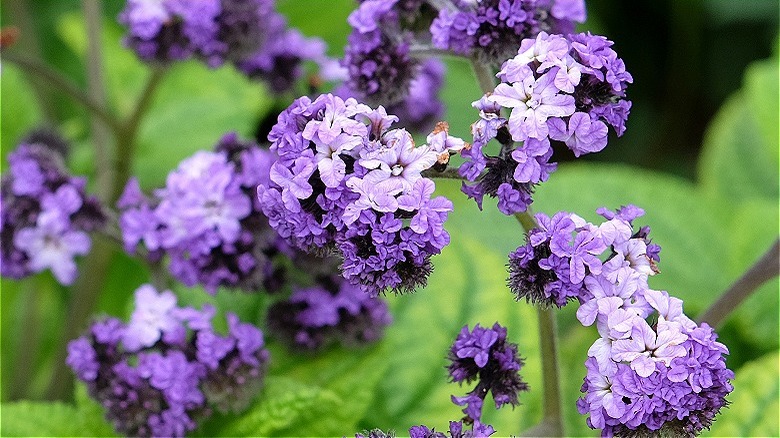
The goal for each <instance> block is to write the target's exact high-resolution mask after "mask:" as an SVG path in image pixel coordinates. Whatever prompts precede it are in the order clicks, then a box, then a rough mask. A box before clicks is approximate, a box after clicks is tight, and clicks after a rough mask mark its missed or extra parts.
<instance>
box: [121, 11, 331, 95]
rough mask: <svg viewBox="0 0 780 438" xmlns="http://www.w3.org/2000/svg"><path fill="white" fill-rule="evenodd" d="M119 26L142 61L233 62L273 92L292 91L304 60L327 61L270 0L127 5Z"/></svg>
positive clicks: (319, 45)
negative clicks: (188, 60) (192, 58)
mask: <svg viewBox="0 0 780 438" xmlns="http://www.w3.org/2000/svg"><path fill="white" fill-rule="evenodd" d="M119 21H120V22H121V23H122V24H124V25H125V26H127V28H128V34H127V36H126V37H125V44H126V45H127V46H128V47H130V48H131V49H133V50H134V51H135V52H136V54H137V55H138V57H139V58H141V59H142V60H144V61H153V62H161V63H167V62H171V61H180V60H185V59H189V58H191V57H197V58H199V59H201V60H203V61H204V62H205V63H206V64H207V65H208V66H209V67H212V68H214V67H219V66H221V65H223V64H225V63H226V62H232V63H235V64H236V66H237V67H238V68H239V70H241V71H242V72H244V73H245V74H247V75H248V76H250V77H252V78H260V79H263V80H266V81H267V82H268V83H269V84H270V86H271V88H272V89H273V90H274V91H276V92H282V91H286V90H288V89H290V88H291V87H292V85H293V84H294V83H295V80H296V79H297V78H299V77H300V76H301V74H302V71H301V69H302V67H301V63H302V61H305V60H312V61H316V62H318V63H325V62H327V60H328V59H327V57H326V56H325V44H324V43H323V42H322V40H320V39H317V38H305V37H304V36H303V35H301V33H300V32H299V31H298V30H296V29H291V28H288V27H287V23H286V20H285V19H284V17H282V16H281V15H280V14H279V13H278V12H277V11H276V10H275V9H274V0H198V1H191V0H128V1H127V4H126V6H125V9H124V10H123V11H122V12H121V13H120V15H119Z"/></svg>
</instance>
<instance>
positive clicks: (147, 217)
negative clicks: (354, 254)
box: [118, 134, 292, 293]
mask: <svg viewBox="0 0 780 438" xmlns="http://www.w3.org/2000/svg"><path fill="white" fill-rule="evenodd" d="M274 159H275V157H274V155H273V154H272V153H271V152H269V151H268V150H265V149H261V148H260V147H259V146H257V145H256V144H254V143H245V142H242V141H240V140H239V139H238V138H237V136H236V135H235V134H226V135H225V136H223V137H222V139H220V141H219V143H218V144H217V146H216V151H215V152H207V151H200V152H197V153H195V154H194V155H193V156H191V157H189V158H187V159H185V160H184V161H182V162H181V163H180V164H179V167H178V168H177V169H176V170H174V171H173V172H171V173H170V174H169V175H168V178H167V180H166V185H165V187H164V188H162V189H158V190H156V191H155V193H154V199H149V198H147V197H145V196H144V195H143V193H141V191H140V188H139V186H138V182H137V181H136V180H134V179H133V180H131V181H130V182H128V185H127V187H126V188H125V192H124V193H123V195H122V197H121V198H120V199H119V202H118V206H119V208H120V209H121V210H122V214H121V216H120V219H119V225H120V228H121V230H122V238H123V240H124V243H125V248H126V250H127V251H128V252H133V251H134V250H135V248H136V246H137V245H138V244H139V243H140V244H142V245H143V246H144V247H145V248H146V249H147V250H148V251H149V254H150V256H151V257H154V258H159V257H161V256H162V255H168V256H170V266H169V268H170V272H171V274H173V275H174V276H175V277H176V278H177V279H178V280H179V281H181V282H182V283H184V284H186V285H188V286H192V285H195V284H201V285H203V286H204V287H205V288H206V290H208V291H209V292H212V293H214V292H216V290H217V288H218V287H219V286H226V287H237V288H240V289H243V290H245V291H248V292H251V291H257V290H260V289H262V288H265V289H266V290H268V291H271V292H273V291H275V290H277V289H278V287H279V286H280V283H281V278H280V276H283V275H284V272H283V271H282V270H281V268H280V267H278V266H277V265H276V264H275V263H274V257H275V256H276V255H277V254H282V255H290V253H291V252H292V250H291V249H290V248H289V247H288V246H287V245H286V244H285V243H284V241H283V240H281V239H280V238H279V236H278V235H277V234H276V232H275V231H274V230H272V229H271V228H270V227H269V226H268V223H267V220H266V219H265V217H264V216H263V215H262V213H261V212H260V208H261V206H260V205H259V202H258V200H257V197H256V196H255V188H256V187H257V185H259V184H265V183H267V182H268V175H269V172H270V170H269V169H270V167H271V163H273V161H274Z"/></svg>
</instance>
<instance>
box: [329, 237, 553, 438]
mask: <svg viewBox="0 0 780 438" xmlns="http://www.w3.org/2000/svg"><path fill="white" fill-rule="evenodd" d="M448 228H449V229H450V231H451V232H452V233H453V239H452V243H451V244H450V245H449V246H448V247H447V248H445V250H444V252H443V253H442V254H441V255H439V256H437V257H435V258H434V263H435V265H436V269H435V270H434V272H433V274H432V275H431V277H430V280H429V286H428V287H426V288H425V289H421V290H419V291H418V292H416V293H415V294H414V295H409V296H400V297H392V298H390V299H389V301H390V302H391V304H392V307H393V311H394V312H393V313H394V318H395V322H394V323H393V325H392V326H391V327H390V328H389V329H388V332H387V335H386V339H385V340H384V341H383V342H384V343H386V344H388V348H389V350H390V351H391V352H392V354H390V355H388V357H387V361H388V363H389V368H388V372H387V373H386V374H385V375H384V377H383V378H382V381H381V384H380V385H379V387H378V388H377V391H376V395H375V397H374V401H373V403H372V405H371V407H370V409H369V410H368V412H367V415H366V417H365V418H364V419H363V420H362V421H361V423H360V427H359V428H358V430H362V429H369V428H375V427H378V428H381V429H384V430H387V429H394V430H396V431H397V432H399V433H405V432H406V431H407V430H408V429H409V427H411V426H414V425H417V424H421V423H424V424H426V425H428V426H433V427H437V428H439V429H441V428H446V427H447V425H448V421H450V420H455V419H458V418H461V417H462V416H463V413H462V412H461V408H459V407H457V406H455V405H453V404H452V402H451V401H450V395H452V394H457V395H464V394H465V393H466V392H468V391H469V390H470V389H471V388H470V387H469V385H466V386H463V387H459V386H458V385H455V384H452V383H448V382H447V380H448V377H447V371H446V369H445V366H446V364H447V361H446V356H447V352H448V349H449V346H450V345H451V344H452V342H453V340H454V339H455V337H456V336H457V335H458V332H459V331H460V329H461V327H463V326H464V325H466V324H468V325H469V326H470V327H473V326H474V325H475V324H476V323H480V324H481V325H483V326H492V325H493V323H495V322H499V323H501V324H502V325H505V326H506V327H507V330H508V337H509V340H510V341H511V342H515V343H517V344H518V345H519V351H520V355H521V356H523V357H524V358H525V361H526V364H525V366H524V367H523V369H522V371H521V374H522V375H523V379H524V380H525V381H526V382H528V383H529V385H530V387H531V391H530V392H527V393H523V394H521V395H520V401H521V405H520V406H519V407H517V408H515V409H514V410H512V409H511V408H509V407H506V408H504V409H502V410H500V411H497V412H496V411H495V409H494V408H492V407H490V406H489V405H488V404H486V409H485V411H486V412H485V418H486V421H487V422H488V423H490V424H492V425H493V426H494V427H495V428H496V429H497V430H498V432H499V434H500V435H501V436H508V435H510V434H517V433H519V432H520V431H521V430H523V429H526V428H528V427H530V426H532V425H533V424H535V423H536V422H537V421H538V420H539V419H540V418H541V412H540V408H541V399H540V394H541V392H540V391H541V364H540V362H539V353H538V352H539V342H538V337H537V334H536V333H537V331H536V329H535V326H536V312H535V310H534V309H533V308H531V307H530V306H528V305H526V304H524V303H516V302H514V300H513V298H512V295H511V293H510V292H509V290H508V289H507V287H506V285H505V278H506V276H507V274H506V268H505V266H504V265H505V263H506V260H505V259H504V257H503V256H502V254H500V253H496V252H495V251H493V250H491V249H489V248H487V247H485V246H483V245H482V244H480V243H479V242H477V241H476V240H474V239H473V238H471V237H470V236H468V235H467V234H466V233H465V232H463V233H456V232H455V231H454V228H453V227H450V226H448ZM518 242H519V236H518ZM489 403H491V402H489ZM351 432H354V431H350V430H344V431H343V432H342V433H351Z"/></svg>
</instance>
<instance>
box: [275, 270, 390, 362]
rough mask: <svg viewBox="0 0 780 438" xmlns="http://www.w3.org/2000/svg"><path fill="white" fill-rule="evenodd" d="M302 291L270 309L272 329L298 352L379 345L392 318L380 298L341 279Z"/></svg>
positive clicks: (329, 280)
mask: <svg viewBox="0 0 780 438" xmlns="http://www.w3.org/2000/svg"><path fill="white" fill-rule="evenodd" d="M318 283H320V285H316V286H311V287H307V288H298V289H297V290H294V291H293V294H292V295H291V296H290V298H288V299H286V300H284V301H280V302H277V303H275V304H274V305H273V306H271V307H270V308H269V309H268V315H267V319H266V320H267V321H268V328H269V330H270V331H271V333H273V334H274V336H279V337H281V338H282V339H283V340H284V341H285V342H286V343H287V344H289V345H291V346H293V347H296V349H304V350H316V349H319V348H322V347H325V346H327V345H330V344H332V343H335V342H338V343H342V344H345V345H360V344H364V343H369V342H374V341H378V340H379V339H380V338H381V337H382V334H383V333H384V329H385V327H387V326H388V325H390V323H391V322H392V317H391V315H390V312H389V309H388V307H387V304H386V303H385V302H384V300H382V298H380V297H374V298H372V297H369V296H368V295H366V294H365V293H363V291H361V290H360V288H359V287H358V286H355V285H352V284H349V283H348V282H347V281H346V280H344V279H343V278H341V277H338V276H329V277H327V278H323V279H320V281H319V282H318Z"/></svg>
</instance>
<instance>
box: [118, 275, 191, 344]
mask: <svg viewBox="0 0 780 438" xmlns="http://www.w3.org/2000/svg"><path fill="white" fill-rule="evenodd" d="M135 301H136V307H135V310H134V311H133V315H132V316H131V318H130V323H129V324H128V325H127V329H126V330H125V333H124V338H123V339H122V342H123V344H124V346H125V348H126V349H128V350H129V351H138V350H140V349H141V348H143V347H151V346H152V345H154V344H155V343H156V342H157V341H159V340H160V338H161V337H162V335H163V334H165V333H172V332H173V331H174V329H175V328H176V327H177V326H178V325H179V320H178V319H177V318H176V315H175V312H174V311H173V310H174V309H175V308H176V296H175V295H174V294H173V292H171V291H167V290H166V291H162V292H160V293H158V292H157V291H156V290H155V289H154V287H152V286H150V285H148V284H147V285H143V286H141V287H139V288H138V289H137V290H136V291H135Z"/></svg>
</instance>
